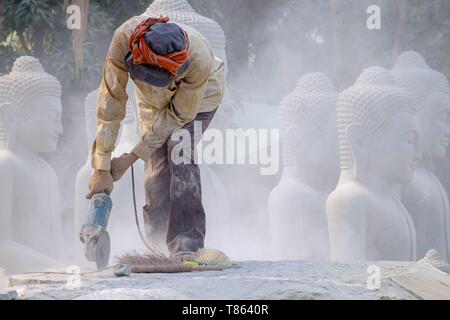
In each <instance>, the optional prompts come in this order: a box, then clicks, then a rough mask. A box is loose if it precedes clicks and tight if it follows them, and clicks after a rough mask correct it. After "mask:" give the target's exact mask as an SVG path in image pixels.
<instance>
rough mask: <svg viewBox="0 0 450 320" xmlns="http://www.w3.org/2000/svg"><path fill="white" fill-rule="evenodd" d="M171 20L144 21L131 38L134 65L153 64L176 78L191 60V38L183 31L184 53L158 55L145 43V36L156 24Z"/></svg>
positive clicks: (163, 18) (161, 18) (160, 18)
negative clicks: (184, 40)
mask: <svg viewBox="0 0 450 320" xmlns="http://www.w3.org/2000/svg"><path fill="white" fill-rule="evenodd" d="M168 21H169V18H168V17H167V16H164V17H163V16H161V17H159V18H149V19H146V20H144V21H142V22H141V23H140V24H139V25H138V26H137V27H136V29H135V30H134V32H133V34H132V35H131V37H130V42H129V45H128V46H129V49H130V51H131V53H132V55H133V63H134V64H151V65H155V66H158V67H160V68H162V69H165V70H167V71H169V72H170V74H171V75H172V76H176V74H177V72H178V70H179V69H180V68H181V67H182V66H183V64H184V63H185V62H186V61H187V60H188V59H189V52H188V51H189V38H188V36H187V34H186V32H185V31H184V30H183V33H184V37H185V39H186V45H185V47H184V49H183V50H182V51H179V52H173V53H170V54H167V55H164V56H163V55H159V54H156V53H155V52H154V51H153V50H152V49H151V48H150V46H149V45H147V43H146V41H145V34H146V33H147V32H148V31H149V29H150V28H151V27H152V26H153V25H154V24H156V23H167V22H168Z"/></svg>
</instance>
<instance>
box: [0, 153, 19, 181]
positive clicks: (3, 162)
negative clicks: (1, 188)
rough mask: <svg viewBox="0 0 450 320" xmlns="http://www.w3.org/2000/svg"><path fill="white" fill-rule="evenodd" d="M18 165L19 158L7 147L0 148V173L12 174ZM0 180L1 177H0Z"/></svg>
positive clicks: (2, 174)
mask: <svg viewBox="0 0 450 320" xmlns="http://www.w3.org/2000/svg"><path fill="white" fill-rule="evenodd" d="M19 167H20V159H19V157H17V155H16V154H15V153H14V152H12V151H11V150H8V149H0V175H1V176H2V178H3V177H4V175H5V174H13V173H14V171H15V170H16V169H18V168H19ZM0 180H1V179H0Z"/></svg>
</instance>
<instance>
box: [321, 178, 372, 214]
mask: <svg viewBox="0 0 450 320" xmlns="http://www.w3.org/2000/svg"><path fill="white" fill-rule="evenodd" d="M373 201H374V199H373V195H372V194H371V192H370V191H369V190H368V189H367V188H366V187H365V186H364V185H362V184H360V183H358V182H356V181H351V182H347V183H345V184H342V185H340V186H338V187H337V188H336V190H334V191H333V192H332V193H331V194H330V196H329V197H328V199H327V212H328V213H330V214H332V215H339V217H336V218H345V217H346V216H348V215H352V216H355V215H358V216H360V215H361V218H362V216H363V215H365V214H367V213H368V209H369V206H370V204H371V203H372V202H373ZM349 218H350V219H353V218H352V217H349Z"/></svg>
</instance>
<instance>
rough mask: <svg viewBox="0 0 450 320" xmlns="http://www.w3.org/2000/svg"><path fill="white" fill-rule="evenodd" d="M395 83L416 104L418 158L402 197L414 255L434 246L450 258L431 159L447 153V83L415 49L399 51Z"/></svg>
mask: <svg viewBox="0 0 450 320" xmlns="http://www.w3.org/2000/svg"><path fill="white" fill-rule="evenodd" d="M392 75H393V77H394V78H395V81H396V83H397V85H398V86H400V87H402V88H404V89H406V90H409V91H410V92H411V93H412V95H413V97H414V100H415V102H416V104H417V105H418V107H419V112H418V119H419V144H420V149H421V158H420V161H419V163H418V166H417V170H416V172H415V174H414V177H413V180H412V181H411V183H410V184H408V185H407V186H406V187H405V188H404V189H403V194H402V200H403V203H404V204H405V206H406V208H407V209H408V211H409V212H410V214H411V217H412V219H413V220H414V223H415V226H416V232H417V255H418V257H423V256H424V255H425V254H426V253H427V252H428V251H429V250H431V249H436V250H438V252H439V253H440V254H441V256H442V257H443V258H444V259H445V260H447V261H450V207H449V202H448V196H447V193H446V192H445V189H444V188H443V187H442V184H441V182H440V181H439V179H438V177H436V175H435V174H434V173H433V161H434V160H438V159H442V158H444V157H445V156H446V152H447V148H448V144H449V141H450V86H449V82H448V80H447V78H446V77H445V76H444V75H443V74H442V73H440V72H438V71H435V70H432V69H431V68H430V67H429V66H428V64H427V63H426V61H425V59H424V58H423V57H422V56H421V55H420V54H419V53H417V52H405V53H403V54H401V55H400V56H399V57H398V58H397V60H396V62H395V65H394V67H393V69H392Z"/></svg>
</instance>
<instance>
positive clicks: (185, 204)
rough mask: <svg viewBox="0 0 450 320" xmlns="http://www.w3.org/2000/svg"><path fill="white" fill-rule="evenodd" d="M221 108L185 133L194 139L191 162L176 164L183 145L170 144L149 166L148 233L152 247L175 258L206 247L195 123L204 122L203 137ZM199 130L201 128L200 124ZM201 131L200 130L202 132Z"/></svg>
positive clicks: (201, 117)
mask: <svg viewBox="0 0 450 320" xmlns="http://www.w3.org/2000/svg"><path fill="white" fill-rule="evenodd" d="M216 111H217V108H216V109H215V110H213V111H210V112H202V113H198V114H197V116H196V117H195V119H194V120H193V121H191V122H189V123H187V124H186V125H185V126H184V127H183V129H185V130H187V131H188V132H189V136H190V139H191V143H190V145H191V153H190V155H188V157H189V158H190V161H184V162H183V163H181V164H175V163H174V161H173V159H172V157H171V155H172V150H173V149H174V147H175V146H177V144H178V143H180V142H179V141H172V139H171V137H169V139H168V140H167V141H166V143H165V144H164V145H163V146H161V147H160V148H159V149H157V150H156V151H155V152H153V153H152V155H151V157H150V158H149V159H148V161H147V162H146V163H145V173H144V175H145V177H144V181H145V202H146V205H145V206H144V208H143V213H144V224H145V233H146V237H147V239H148V240H149V241H150V244H151V245H154V246H156V247H157V248H159V249H161V250H163V248H164V245H167V248H168V250H169V253H170V254H171V255H174V254H177V253H180V252H195V251H197V250H198V249H201V248H203V247H204V239H205V232H206V227H205V224H206V221H205V220H206V216H205V210H204V208H203V204H202V186H201V181H200V169H199V167H198V165H197V164H195V163H194V159H193V158H194V147H195V144H196V143H198V141H199V140H198V133H200V132H198V133H197V141H194V139H195V138H196V137H195V136H194V123H195V122H197V121H201V134H203V132H204V131H205V130H206V129H207V128H208V126H209V124H210V122H211V120H212V118H213V116H214V114H215V113H216ZM197 126H198V124H197ZM199 131H200V130H199Z"/></svg>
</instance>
